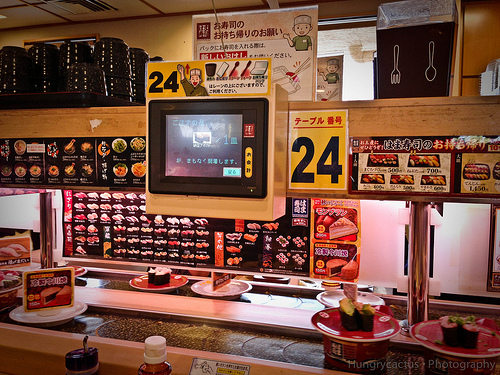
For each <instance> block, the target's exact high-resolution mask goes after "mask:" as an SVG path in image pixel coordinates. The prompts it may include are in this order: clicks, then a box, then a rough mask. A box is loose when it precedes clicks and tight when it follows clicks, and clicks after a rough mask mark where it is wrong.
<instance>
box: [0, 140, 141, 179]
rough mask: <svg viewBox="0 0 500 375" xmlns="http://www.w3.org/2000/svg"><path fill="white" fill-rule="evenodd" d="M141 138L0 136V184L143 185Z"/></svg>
mask: <svg viewBox="0 0 500 375" xmlns="http://www.w3.org/2000/svg"><path fill="white" fill-rule="evenodd" d="M145 149H146V139H145V137H118V138H90V137H89V138H45V139H33V138H26V139H0V183H2V184H22V185H27V184H30V185H69V186H71V185H74V186H96V187H99V186H100V187H121V188H125V187H141V188H142V187H144V186H145V184H146V183H145V175H146V150H145Z"/></svg>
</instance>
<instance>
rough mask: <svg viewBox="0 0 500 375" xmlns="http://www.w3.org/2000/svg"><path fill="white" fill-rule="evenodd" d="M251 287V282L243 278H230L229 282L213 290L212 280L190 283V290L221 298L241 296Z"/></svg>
mask: <svg viewBox="0 0 500 375" xmlns="http://www.w3.org/2000/svg"><path fill="white" fill-rule="evenodd" d="M251 289H252V284H250V283H247V282H246V281H243V280H234V279H233V280H231V282H230V283H229V284H226V285H224V286H223V287H221V288H219V289H217V290H213V289H212V280H203V281H198V282H197V283H194V284H193V285H191V290H192V291H193V292H195V293H198V294H200V295H202V296H205V297H212V298H221V299H234V298H238V297H239V296H241V295H242V294H243V293H246V292H248V291H250V290H251Z"/></svg>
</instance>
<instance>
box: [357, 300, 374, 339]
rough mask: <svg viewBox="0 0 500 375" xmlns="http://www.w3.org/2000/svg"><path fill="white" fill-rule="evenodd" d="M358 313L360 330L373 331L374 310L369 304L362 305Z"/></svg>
mask: <svg viewBox="0 0 500 375" xmlns="http://www.w3.org/2000/svg"><path fill="white" fill-rule="evenodd" d="M358 312H359V316H360V320H361V329H362V330H363V331H367V332H370V331H373V320H374V317H375V309H374V308H373V307H372V306H371V305H369V304H364V305H363V307H362V308H361V310H358Z"/></svg>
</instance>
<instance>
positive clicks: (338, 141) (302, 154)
mask: <svg viewBox="0 0 500 375" xmlns="http://www.w3.org/2000/svg"><path fill="white" fill-rule="evenodd" d="M289 127H290V137H289V139H290V146H289V152H290V176H289V188H291V189H334V190H346V189H347V172H348V166H347V144H348V139H347V110H339V111H313V112H303V111H297V112H291V113H290V125H289Z"/></svg>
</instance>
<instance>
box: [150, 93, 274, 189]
mask: <svg viewBox="0 0 500 375" xmlns="http://www.w3.org/2000/svg"><path fill="white" fill-rule="evenodd" d="M214 114H215V115H217V114H221V115H226V114H236V115H242V133H243V132H244V128H245V125H246V124H252V125H253V130H254V136H253V137H244V136H243V134H242V135H241V138H240V139H241V142H242V147H241V163H242V164H243V163H245V164H246V162H247V161H249V159H248V157H247V158H246V152H247V151H248V150H251V151H252V156H251V160H250V163H249V164H248V165H249V166H250V167H251V176H249V177H247V176H245V173H244V167H245V166H244V165H242V166H241V167H242V172H241V176H240V177H188V176H166V173H165V170H166V168H165V167H166V158H167V156H166V155H167V154H168V145H167V143H166V141H164V140H166V139H167V138H166V137H167V116H175V115H214ZM268 126H269V102H268V100H267V99H266V98H204V99H191V98H188V99H160V100H151V101H149V103H148V138H147V141H148V173H147V179H148V190H149V192H150V193H153V194H176V195H188V196H189V195H193V196H198V195H199V196H214V197H241V198H265V197H266V196H267V163H268V151H267V149H268Z"/></svg>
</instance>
